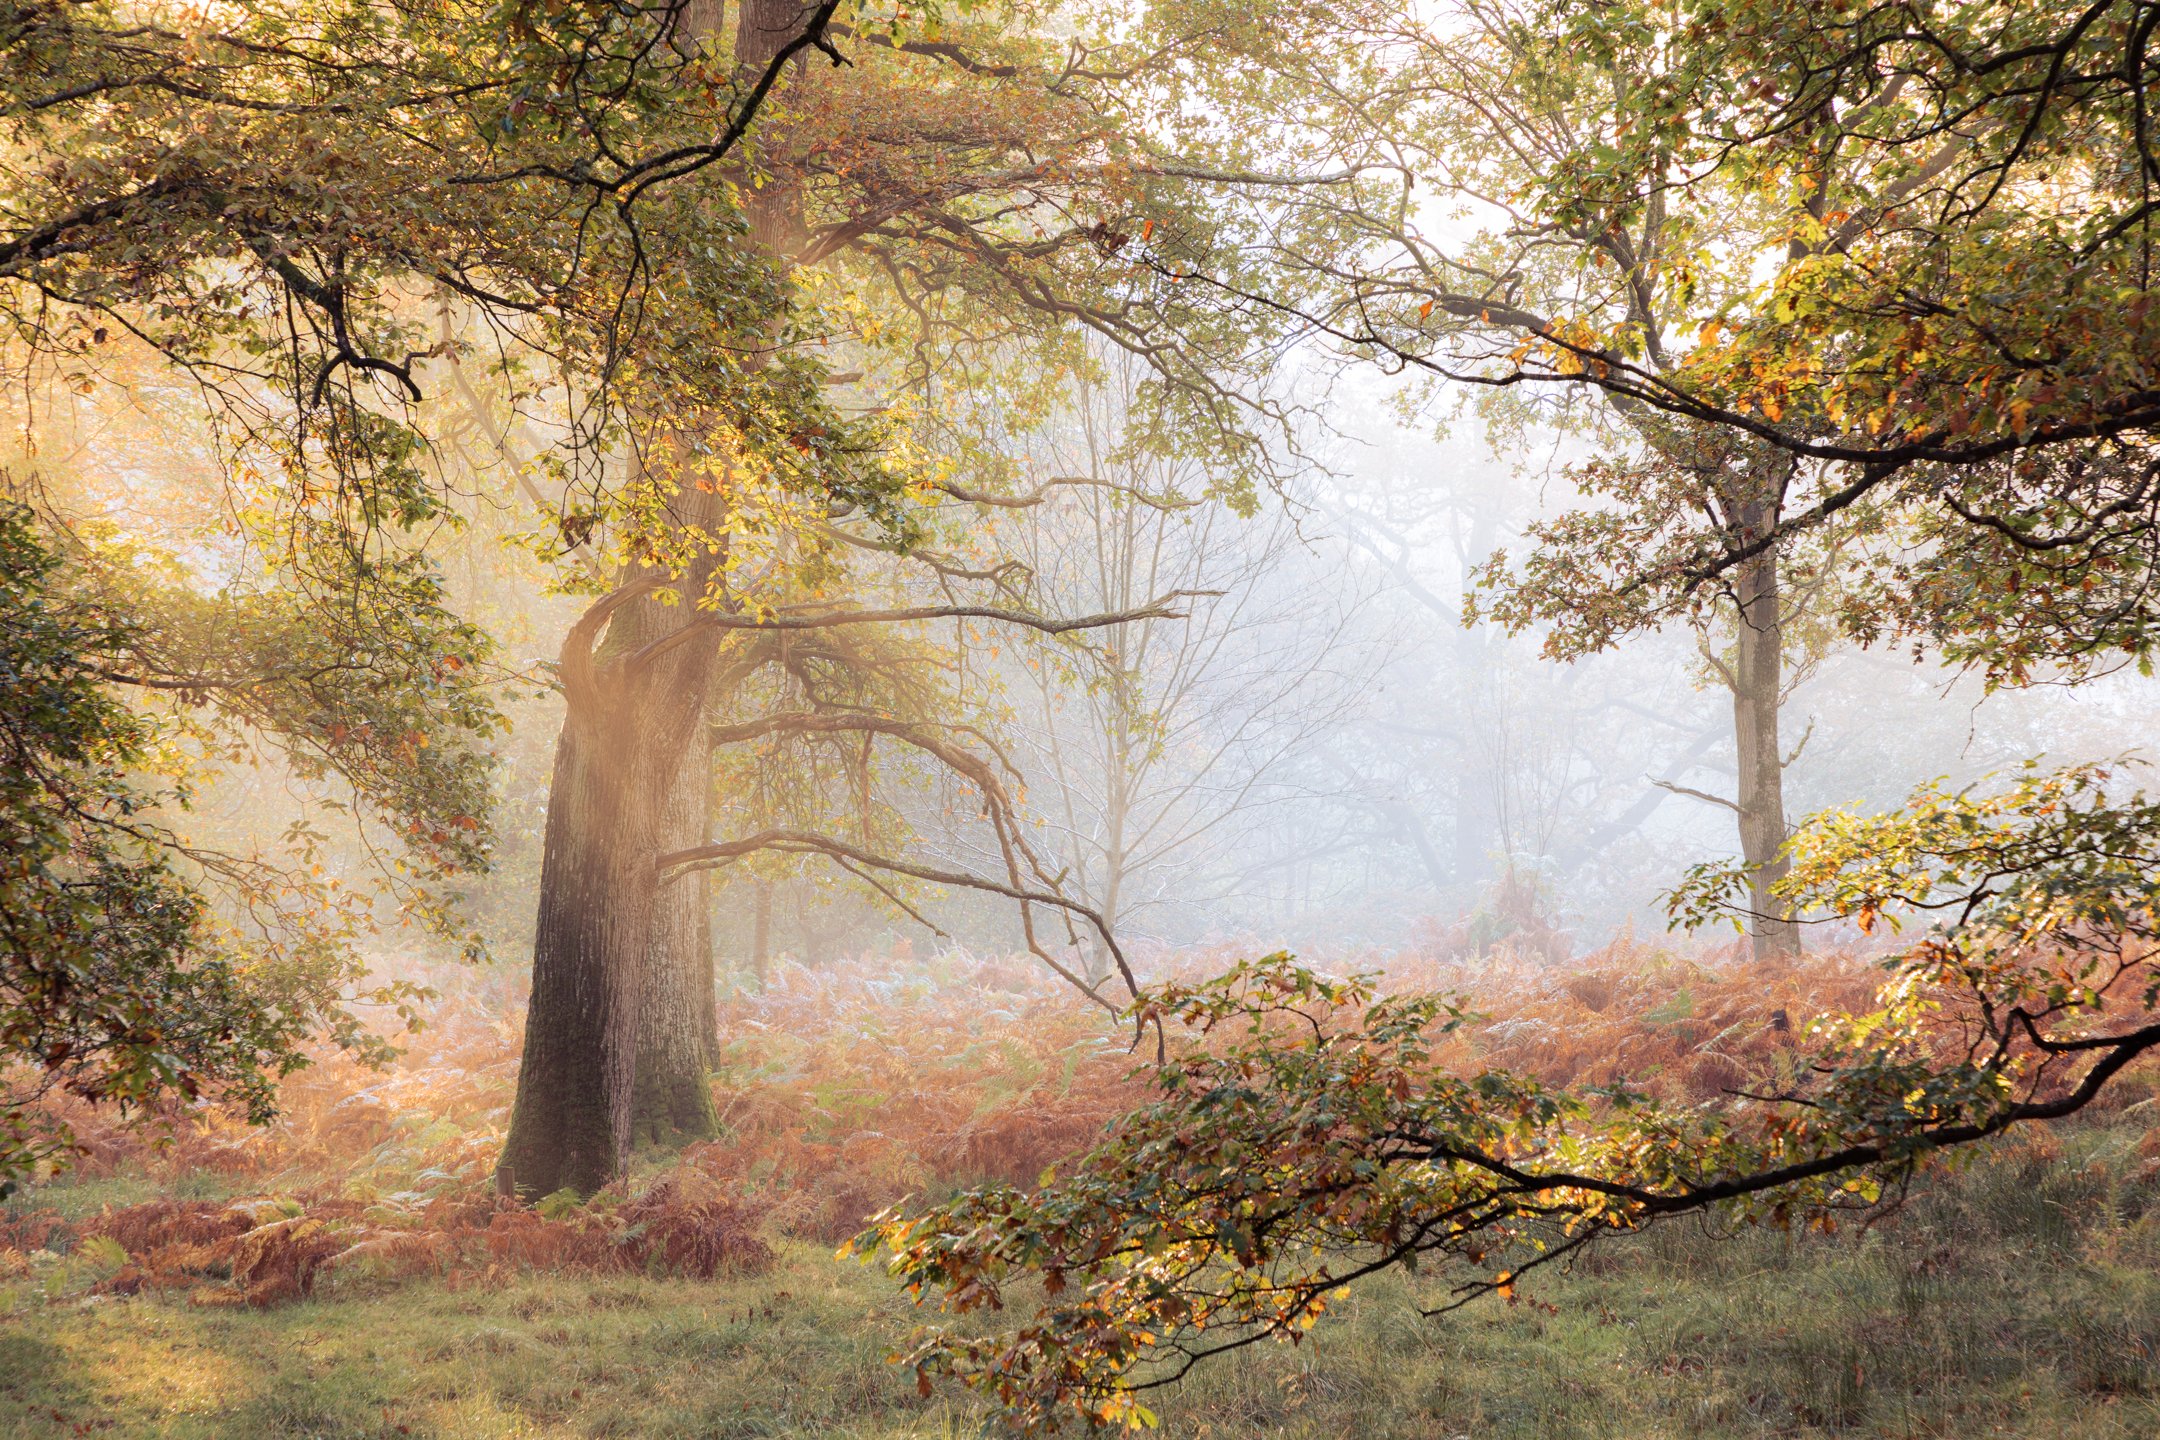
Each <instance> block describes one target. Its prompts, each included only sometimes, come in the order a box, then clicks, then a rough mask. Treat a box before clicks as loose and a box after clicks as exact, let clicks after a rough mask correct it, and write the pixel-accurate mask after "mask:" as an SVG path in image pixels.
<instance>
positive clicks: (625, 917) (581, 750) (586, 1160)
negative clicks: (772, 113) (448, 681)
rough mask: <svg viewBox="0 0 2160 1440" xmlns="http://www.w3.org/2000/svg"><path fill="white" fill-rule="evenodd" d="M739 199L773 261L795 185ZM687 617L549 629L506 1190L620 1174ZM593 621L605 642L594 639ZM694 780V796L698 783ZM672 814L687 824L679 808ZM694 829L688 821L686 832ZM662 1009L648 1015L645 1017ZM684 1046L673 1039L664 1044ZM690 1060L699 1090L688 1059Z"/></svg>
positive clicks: (713, 512) (748, 32) (765, 56)
mask: <svg viewBox="0 0 2160 1440" xmlns="http://www.w3.org/2000/svg"><path fill="white" fill-rule="evenodd" d="M724 8H725V7H724V6H723V5H722V4H720V3H718V0H694V3H692V4H691V5H689V6H688V7H687V8H686V10H685V11H684V15H683V24H682V31H681V33H682V35H683V37H684V38H685V39H686V40H687V41H689V42H691V43H696V42H698V41H700V40H702V39H703V38H704V37H705V36H707V35H709V34H711V33H712V32H713V30H714V29H715V28H716V27H717V26H718V25H719V23H720V21H721V18H722V15H723V13H724ZM805 18H806V12H805V10H804V9H803V7H802V6H801V5H800V4H799V3H797V0H745V3H743V4H742V5H740V6H739V7H738V11H737V16H736V21H737V25H736V37H735V41H736V43H735V59H736V64H737V67H738V69H739V71H740V72H741V73H742V74H744V75H745V76H754V75H756V74H757V73H759V72H761V71H762V70H763V69H764V68H765V66H766V65H768V64H770V63H771V61H772V59H773V57H774V56H775V55H777V54H778V53H779V50H780V48H781V47H782V46H783V45H784V44H786V43H787V42H788V41H789V40H790V39H792V38H793V37H794V36H795V35H796V34H798V33H800V31H801V28H802V23H803V21H804V19H805ZM746 209H747V212H748V218H749V220H750V236H751V240H752V242H753V243H755V244H757V245H758V246H759V247H760V248H761V249H763V250H764V251H765V252H767V254H768V255H770V256H771V257H773V258H775V259H777V260H780V261H781V263H783V264H784V263H785V262H784V258H783V257H784V255H785V253H786V242H787V241H788V240H789V239H791V238H792V237H793V236H795V235H796V234H797V233H798V232H799V230H800V216H799V209H800V206H799V199H798V197H796V196H795V195H793V194H792V193H791V190H790V187H788V186H785V185H778V184H774V185H767V186H765V187H763V188H762V189H757V190H755V191H753V192H751V193H750V195H749V197H748V199H747V204H746ZM753 363H755V362H753ZM691 423H692V424H694V421H693V422H691ZM648 443H650V444H662V443H665V442H664V441H663V440H660V439H657V438H656V439H653V440H650V441H648ZM722 503H723V502H722V501H721V500H720V498H719V497H718V495H717V494H716V493H713V494H708V493H704V492H688V491H685V492H681V493H679V494H678V495H677V496H676V499H675V509H676V514H675V515H674V517H673V519H674V521H675V523H677V524H683V525H709V524H711V523H712V522H714V521H715V520H717V519H718V518H719V509H718V507H719V506H720V505H721V504H722ZM716 563H717V557H715V556H713V555H712V554H710V553H707V554H703V555H701V556H699V557H698V559H697V560H696V561H695V562H694V563H692V564H691V565H690V567H689V569H688V572H687V573H686V574H684V575H683V576H681V577H680V578H679V579H676V580H674V581H673V584H674V586H675V588H676V589H677V591H678V593H679V594H680V595H682V596H684V597H694V596H696V595H699V594H701V593H703V592H704V590H705V589H706V588H707V586H708V584H709V583H710V581H711V578H712V576H713V574H714V572H715V566H716ZM627 578H633V579H634V578H639V577H637V576H635V575H633V576H631V577H627ZM695 618H696V612H695V610H694V608H693V607H692V606H690V605H688V604H683V605H675V606H664V605H660V604H658V603H657V602H655V601H653V600H652V599H650V598H638V599H630V600H627V601H626V600H623V599H622V598H621V595H620V592H618V595H617V596H614V597H610V598H608V599H604V600H601V601H599V602H597V603H596V605H595V606H594V608H593V609H591V610H589V611H587V613H586V616H585V617H584V618H583V619H581V620H580V622H579V623H578V625H577V626H575V627H573V629H572V633H571V635H570V638H569V639H568V640H567V641H565V643H564V648H563V665H562V674H563V689H564V697H565V702H566V707H565V716H564V722H563V735H562V738H561V740H560V741H559V742H558V744H557V746H556V752H555V775H554V779H553V782H552V787H551V790H550V794H549V801H548V815H547V828H546V836H545V839H544V841H543V847H542V860H541V871H540V918H539V923H538V925H537V927H536V930H535V938H534V944H533V988H532V1000H531V1008H530V1009H529V1011H528V1012H527V1015H526V1021H525V1054H524V1058H523V1061H522V1062H521V1064H520V1067H519V1071H518V1094H517V1100H516V1103H515V1105H514V1106H513V1108H512V1111H511V1119H510V1135H509V1138H508V1139H507V1141H506V1142H505V1143H504V1147H503V1155H502V1160H501V1162H500V1164H499V1166H498V1168H497V1171H496V1183H497V1187H498V1188H499V1189H501V1190H503V1191H505V1192H509V1193H514V1194H518V1195H522V1196H525V1197H527V1198H534V1197H538V1196H542V1195H548V1194H552V1193H553V1192H555V1191H557V1190H561V1189H566V1188H567V1189H572V1190H575V1191H577V1192H579V1193H580V1194H590V1193H592V1192H593V1191H594V1190H597V1189H599V1188H600V1187H601V1186H602V1185H604V1184H606V1183H608V1182H609V1181H611V1180H613V1179H615V1178H616V1177H617V1176H619V1175H621V1174H622V1173H623V1171H624V1169H625V1168H626V1167H627V1164H628V1161H629V1155H630V1145H631V1141H632V1138H633V1117H634V1115H635V1114H636V1113H637V1109H638V1106H637V1103H636V1102H637V1084H636V1081H637V1058H638V1057H637V1052H638V1048H639V1042H640V1038H641V1032H642V1030H643V1027H641V1025H640V1022H639V1011H640V1005H639V991H640V989H641V987H642V984H643V981H644V977H645V973H646V971H647V969H648V968H649V966H650V962H651V958H652V949H653V945H654V937H653V928H654V926H653V919H654V908H655V904H656V902H657V900H658V880H659V876H658V871H657V866H656V864H655V861H656V860H657V859H658V857H659V856H660V855H661V854H662V853H663V852H664V851H665V849H666V848H667V843H668V840H669V837H670V835H671V834H674V833H679V829H678V830H674V831H671V829H670V813H669V812H670V803H671V801H673V800H677V799H679V797H680V796H681V793H682V791H683V788H684V787H683V769H684V766H685V764H686V763H689V757H688V752H689V751H690V750H691V749H692V748H693V747H695V748H697V749H698V750H699V751H700V752H701V753H702V751H703V746H702V745H699V744H697V743H696V742H698V741H700V740H701V738H702V734H703V730H702V727H703V725H704V715H705V701H706V690H707V687H708V685H709V684H710V681H711V677H712V669H713V657H714V655H715V653H716V651H717V648H718V645H717V640H718V637H717V632H715V631H713V630H710V629H703V630H701V631H700V633H699V634H698V635H696V636H694V637H690V638H687V639H685V640H683V641H679V642H676V643H673V644H671V645H670V646H669V648H667V649H666V650H665V652H663V653H659V654H652V653H648V652H647V647H648V646H650V645H651V644H652V643H653V642H655V641H658V640H660V639H663V638H665V637H667V636H669V635H671V634H674V633H676V632H678V631H680V630H682V629H684V628H685V627H687V626H690V625H692V624H694V623H695ZM603 626H604V627H605V630H606V635H607V639H606V643H605V645H604V646H603V645H599V644H597V643H596V642H598V640H599V634H600V630H601V628H602V627H603ZM708 773H709V772H708ZM697 793H698V794H699V795H700V796H702V795H703V794H704V784H702V783H701V784H699V785H698V787H697ZM674 823H675V825H676V826H678V827H679V826H680V825H681V824H683V823H686V822H685V821H684V820H683V818H682V816H681V815H680V813H678V814H677V815H676V817H675V820H674ZM703 828H704V827H703V825H702V823H700V824H699V826H698V831H699V835H698V838H699V839H703V838H704V836H703ZM673 898H674V897H670V899H671V900H672V899H673ZM680 918H681V917H679V916H678V915H677V914H675V913H674V912H672V911H671V912H670V915H669V916H668V918H667V919H666V920H664V921H663V922H662V925H663V928H664V929H669V930H670V932H671V933H672V927H674V926H676V925H677V924H678V923H679V922H680ZM666 944H667V950H668V954H669V957H670V959H669V962H668V963H667V964H666V965H665V966H663V967H661V968H662V969H663V971H664V973H666V974H667V975H668V976H669V977H670V979H669V982H668V992H667V995H666V996H665V997H664V998H663V997H662V996H661V995H660V994H658V993H656V994H655V996H654V1004H655V1008H656V1009H661V1010H667V1011H680V1010H681V1009H683V1008H684V1006H683V1003H682V1002H683V1001H684V998H685V997H684V996H683V994H682V987H681V986H680V985H678V984H676V983H675V982H676V981H679V980H680V979H681V972H682V971H685V970H692V969H697V968H700V962H698V961H697V960H696V957H695V956H694V955H692V954H691V953H690V947H689V946H679V945H677V944H675V943H674V942H673V940H670V941H668V942H666ZM704 948H705V949H706V950H708V951H709V949H710V946H709V945H707V946H706V947H704ZM678 958H680V959H681V960H682V962H683V963H682V965H681V966H680V967H679V968H678V966H677V965H676V963H675V961H676V960H677V959H678ZM711 993H712V992H711V989H710V987H709V986H708V987H707V988H706V990H705V995H706V997H707V998H706V1000H705V1002H704V1004H703V1005H702V1006H691V1007H689V1008H691V1009H692V1010H693V1011H694V1012H696V1013H693V1014H691V1015H687V1016H685V1015H680V1014H677V1015H674V1016H673V1017H672V1018H673V1019H678V1020H681V1021H682V1022H683V1023H682V1025H681V1030H682V1031H683V1032H684V1033H686V1034H688V1035H689V1036H691V1037H692V1038H693V1040H694V1043H695V1045H696V1046H697V1047H704V1046H706V1045H707V1044H714V1045H716V1044H717V1037H710V1036H709V1025H710V1020H709V1019H707V1020H704V1021H700V1020H698V1019H697V1018H696V1014H697V1013H702V1014H705V1015H707V1016H709V1014H710V1006H711V1001H710V996H711ZM662 1023H664V1022H663V1021H662V1020H661V1019H660V1018H659V1017H657V1016H656V1017H655V1020H654V1024H655V1025H656V1026H658V1025H660V1024H662ZM690 1048H691V1046H690V1045H689V1044H687V1043H686V1044H682V1045H673V1046H672V1048H671V1053H677V1054H684V1053H687V1051H688V1050H689V1049H690ZM685 1063H686V1064H687V1063H688V1062H687V1061H685ZM696 1069H697V1076H698V1082H697V1088H699V1089H700V1090H702V1089H703V1088H704V1066H703V1059H702V1056H701V1057H700V1059H699V1060H698V1061H697V1062H696ZM678 1078H679V1077H678ZM656 1083H657V1089H658V1090H659V1091H660V1092H663V1093H668V1094H672V1095H675V1096H677V1097H679V1096H680V1094H681V1090H682V1087H681V1086H680V1084H678V1083H674V1082H671V1081H670V1080H669V1079H668V1078H667V1077H664V1076H663V1077H657V1082H656ZM707 1103H708V1105H709V1103H710V1102H709V1099H708V1101H707ZM693 1119H695V1117H693Z"/></svg>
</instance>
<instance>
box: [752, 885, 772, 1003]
mask: <svg viewBox="0 0 2160 1440" xmlns="http://www.w3.org/2000/svg"><path fill="white" fill-rule="evenodd" d="M771 968H772V882H771V881H770V880H760V881H758V882H757V900H756V902H755V908H754V909H753V910H752V912H751V916H750V973H751V974H753V975H755V976H757V983H758V989H760V990H762V989H764V988H765V978H766V972H767V971H768V970H770V969H771Z"/></svg>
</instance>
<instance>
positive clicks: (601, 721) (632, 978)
mask: <svg viewBox="0 0 2160 1440" xmlns="http://www.w3.org/2000/svg"><path fill="white" fill-rule="evenodd" d="M626 608H637V609H651V610H659V609H661V608H662V607H659V606H652V605H650V603H649V602H632V606H631V607H626ZM625 618H627V617H625ZM687 619H688V617H687V615H686V614H685V613H684V610H683V607H672V609H671V610H670V611H669V615H668V618H667V621H663V622H662V623H672V624H674V625H678V626H679V625H681V624H683V623H686V622H687ZM625 628H626V627H625V625H624V622H623V620H618V621H617V623H616V625H615V626H614V627H611V629H612V631H613V633H611V636H610V639H611V640H613V639H614V635H615V634H620V633H623V631H624V629H625ZM638 628H639V629H643V628H644V627H638ZM589 647H590V636H588V635H581V634H578V633H573V635H572V636H571V639H570V641H569V642H568V643H567V644H566V645H565V659H566V662H570V663H568V664H566V667H565V668H566V672H570V671H572V670H573V668H574V669H575V670H585V671H589V672H590V673H589V674H587V675H586V676H585V678H584V679H582V680H579V681H576V682H574V683H573V682H570V681H569V680H567V678H566V683H565V693H566V697H567V700H568V706H567V711H568V713H567V717H566V719H565V722H564V725H563V731H562V735H561V736H560V738H559V739H558V740H557V742H556V747H555V773H554V779H553V782H552V785H551V787H550V791H549V796H548V816H547V827H546V832H545V836H544V839H543V843H542V851H541V862H540V913H539V918H538V922H537V924H536V926H535V930H534V939H533V987H532V998H531V1002H530V1008H529V1009H528V1010H527V1012H526V1020H525V1052H524V1057H523V1060H522V1061H521V1063H520V1066H519V1070H518V1093H517V1100H516V1103H515V1105H514V1106H513V1108H512V1110H511V1117H510V1135H509V1138H508V1140H507V1141H506V1142H505V1144H504V1147H503V1155H502V1160H501V1162H500V1165H499V1167H498V1170H497V1183H498V1185H499V1186H500V1187H501V1188H502V1189H503V1190H505V1191H507V1192H512V1193H516V1194H519V1195H523V1196H526V1197H528V1198H530V1197H536V1196H541V1195H548V1194H552V1193H553V1192H555V1191H557V1190H563V1189H569V1190H575V1191H577V1192H578V1193H580V1194H590V1193H592V1192H593V1191H594V1190H597V1189H599V1188H600V1187H601V1186H602V1185H605V1184H606V1183H608V1181H610V1180H612V1179H614V1178H615V1177H616V1176H617V1175H619V1174H620V1173H622V1170H623V1168H624V1165H625V1164H626V1162H627V1161H628V1158H629V1150H630V1140H631V1125H630V1122H631V1113H632V1089H633V1083H634V1080H635V1076H636V1050H637V1019H638V1000H639V995H638V992H639V985H640V981H641V978H642V973H641V972H642V971H643V968H644V965H643V961H644V957H645V955H646V953H647V949H648V947H649V945H650V943H651V931H652V914H653V902H654V896H655V883H654V882H655V875H656V870H655V864H654V862H655V860H656V859H657V858H658V856H659V855H660V854H661V853H662V845H663V843H664V841H665V840H666V838H667V832H666V826H665V816H666V811H667V802H668V798H669V796H670V794H671V793H672V792H673V791H674V790H675V788H676V786H677V782H678V781H679V778H680V775H681V768H682V761H683V752H684V750H685V748H686V746H687V744H688V743H689V740H690V738H691V736H692V734H693V733H694V732H695V730H696V728H697V725H698V723H699V721H700V719H701V716H702V709H703V707H702V705H701V704H700V703H699V697H700V696H701V695H702V686H703V683H704V674H705V671H706V670H707V669H708V668H709V667H710V664H711V656H712V651H713V649H714V642H713V640H712V638H710V636H709V635H701V636H699V637H696V638H694V639H692V640H690V641H689V642H687V643H684V644H682V645H679V646H677V647H675V648H674V650H672V651H671V652H670V653H669V654H667V655H666V656H664V657H662V658H660V659H658V660H655V661H647V662H645V663H643V664H633V661H632V658H631V653H629V652H628V647H627V646H623V647H617V646H611V647H610V648H611V649H618V648H619V649H622V650H624V651H625V652H626V653H620V654H617V655H614V656H612V657H610V658H608V659H607V660H606V661H605V663H602V661H601V657H599V656H595V655H592V654H591V653H590V649H589ZM574 650H581V651H582V653H573V651H574Z"/></svg>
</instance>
